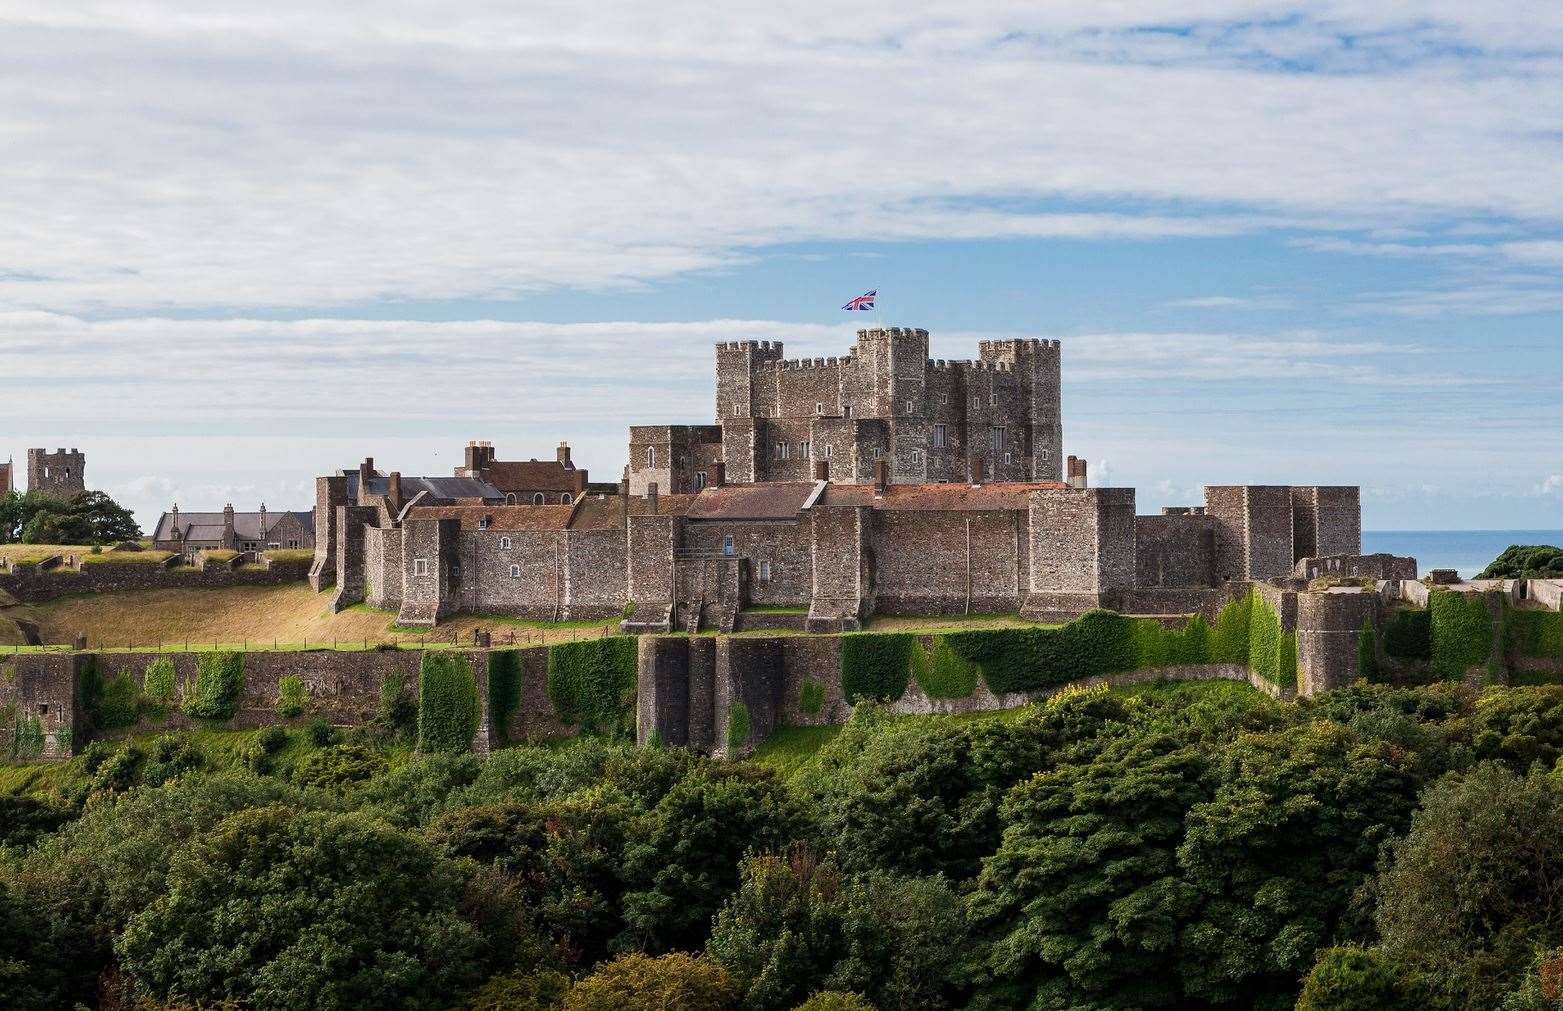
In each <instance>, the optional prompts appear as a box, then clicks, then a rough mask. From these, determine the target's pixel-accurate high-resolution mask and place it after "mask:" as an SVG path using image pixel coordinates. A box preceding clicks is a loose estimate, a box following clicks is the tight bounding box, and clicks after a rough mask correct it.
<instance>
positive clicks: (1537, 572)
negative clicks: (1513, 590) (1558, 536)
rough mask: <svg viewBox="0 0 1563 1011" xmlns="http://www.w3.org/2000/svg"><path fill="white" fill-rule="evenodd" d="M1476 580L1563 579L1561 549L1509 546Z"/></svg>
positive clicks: (1543, 546) (1542, 546)
mask: <svg viewBox="0 0 1563 1011" xmlns="http://www.w3.org/2000/svg"><path fill="white" fill-rule="evenodd" d="M1476 578H1478V579H1560V578H1563V548H1559V547H1554V546H1553V545H1551V544H1511V545H1510V546H1509V547H1508V548H1506V549H1505V550H1504V552H1503V554H1501V555H1499V556H1498V557H1497V558H1495V559H1493V562H1492V564H1491V565H1489V566H1487V568H1485V569H1483V570H1482V574H1481V575H1480V576H1477V577H1476Z"/></svg>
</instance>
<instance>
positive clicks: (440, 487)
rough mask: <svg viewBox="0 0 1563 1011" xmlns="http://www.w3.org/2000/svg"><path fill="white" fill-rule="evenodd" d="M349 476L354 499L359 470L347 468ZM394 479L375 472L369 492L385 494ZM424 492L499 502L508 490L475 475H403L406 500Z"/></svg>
mask: <svg viewBox="0 0 1563 1011" xmlns="http://www.w3.org/2000/svg"><path fill="white" fill-rule="evenodd" d="M344 475H345V476H346V477H347V497H348V499H349V500H350V501H352V500H356V499H357V498H358V471H356V470H349V471H345V472H344ZM390 484H391V479H390V478H388V477H386V476H385V475H384V474H374V475H372V476H371V477H370V478H369V494H371V495H384V494H385V493H386V491H387V489H389V488H390ZM420 491H426V492H428V493H429V497H430V498H437V499H463V498H482V499H495V500H497V501H499V502H503V501H504V500H505V493H504V492H502V491H500V490H499V489H498V488H496V487H494V486H493V485H491V484H489V483H488V482H487V481H481V480H479V479H478V478H475V477H408V476H406V475H405V474H404V475H402V501H404V502H405V501H407V500H408V499H411V498H412V497H413V496H414V495H416V494H418V493H419V492H420Z"/></svg>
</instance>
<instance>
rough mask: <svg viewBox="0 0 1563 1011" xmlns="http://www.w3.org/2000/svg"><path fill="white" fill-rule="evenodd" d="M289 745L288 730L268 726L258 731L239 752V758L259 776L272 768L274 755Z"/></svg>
mask: <svg viewBox="0 0 1563 1011" xmlns="http://www.w3.org/2000/svg"><path fill="white" fill-rule="evenodd" d="M287 745H288V732H287V731H286V730H283V729H282V728H281V727H267V728H265V729H264V730H260V731H258V732H257V733H256V734H255V736H254V737H253V738H252V739H251V740H250V743H249V745H248V746H246V747H245V748H244V750H242V751H241V752H239V760H240V761H242V762H243V763H244V764H245V766H246V767H247V768H248V769H249V770H250V771H251V772H253V773H255V774H256V775H258V776H264V775H266V774H267V773H269V772H271V770H272V760H273V758H274V756H275V755H276V754H277V753H278V752H280V751H281V750H282V749H283V748H285V747H287Z"/></svg>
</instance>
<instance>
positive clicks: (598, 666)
mask: <svg viewBox="0 0 1563 1011" xmlns="http://www.w3.org/2000/svg"><path fill="white" fill-rule="evenodd" d="M636 673H637V671H636V658H635V637H634V636H629V635H614V636H605V637H604V638H601V639H588V640H585V641H583V642H561V643H556V644H555V645H553V646H551V647H549V649H548V699H549V701H551V702H552V703H553V706H554V711H555V712H556V713H558V714H559V719H560V720H562V721H564V722H565V723H568V724H571V725H574V726H579V727H580V728H581V729H582V730H583V731H586V732H587V733H597V734H606V735H608V736H611V737H618V738H633V737H634V736H635V685H636Z"/></svg>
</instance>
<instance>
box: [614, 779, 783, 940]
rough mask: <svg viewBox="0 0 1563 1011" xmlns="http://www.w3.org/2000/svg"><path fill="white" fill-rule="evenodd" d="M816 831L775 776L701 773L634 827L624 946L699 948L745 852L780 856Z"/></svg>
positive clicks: (627, 865) (627, 859)
mask: <svg viewBox="0 0 1563 1011" xmlns="http://www.w3.org/2000/svg"><path fill="white" fill-rule="evenodd" d="M810 828H811V826H810V824H809V822H808V819H807V816H806V814H805V811H804V808H803V806H802V805H801V804H800V803H799V801H798V800H797V798H795V797H794V796H793V794H792V793H791V791H790V790H788V789H787V787H786V785H785V784H784V783H782V782H781V780H779V779H778V778H777V777H776V775H775V774H774V773H773V772H771V770H769V769H766V768H763V767H760V766H754V765H750V764H747V763H745V764H740V765H720V764H709V765H704V766H701V767H699V768H697V769H696V770H695V771H694V772H693V773H691V774H690V775H688V776H685V777H684V778H683V779H681V780H679V782H678V783H677V785H675V786H674V787H673V788H672V789H671V790H669V791H668V792H667V794H666V795H664V796H663V797H662V799H661V800H659V801H658V802H657V803H656V806H655V807H653V808H651V809H650V810H649V811H647V812H646V813H645V814H644V815H642V816H640V817H638V818H637V819H636V820H635V822H634V824H633V825H632V826H631V830H630V838H629V841H628V843H627V845H626V847H625V853H624V879H625V882H626V884H627V886H628V890H627V892H626V894H625V896H624V920H625V923H626V930H625V935H624V936H623V937H622V938H621V939H620V942H619V943H620V946H621V947H623V948H625V949H630V948H642V949H644V950H647V951H653V952H657V951H669V950H673V949H683V950H692V949H696V948H699V947H701V946H702V945H704V944H705V940H706V935H707V934H708V933H709V931H710V928H711V918H712V917H713V916H714V915H716V911H717V910H718V909H719V908H720V907H721V905H722V903H723V901H725V900H726V898H727V896H728V895H729V894H730V893H731V892H733V891H734V890H735V889H737V887H738V866H739V860H740V858H741V857H742V856H743V854H744V852H745V851H746V850H764V849H769V850H776V849H781V848H783V847H785V846H787V845H788V844H790V843H792V842H793V841H795V840H798V839H801V838H803V837H804V835H805V834H806V833H807V832H808V831H809V829H810Z"/></svg>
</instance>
